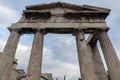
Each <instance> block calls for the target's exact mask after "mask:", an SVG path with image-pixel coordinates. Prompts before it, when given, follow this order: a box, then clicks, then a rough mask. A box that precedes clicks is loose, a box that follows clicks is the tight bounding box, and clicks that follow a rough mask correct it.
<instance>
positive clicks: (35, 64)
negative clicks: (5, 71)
mask: <svg viewBox="0 0 120 80" xmlns="http://www.w3.org/2000/svg"><path fill="white" fill-rule="evenodd" d="M43 37H44V34H43V33H42V32H41V31H40V30H37V31H36V32H35V35H34V41H33V45H32V50H31V55H30V60H29V65H28V71H27V76H26V80H40V75H41V65H42V51H43Z"/></svg>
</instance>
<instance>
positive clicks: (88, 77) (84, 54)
mask: <svg viewBox="0 0 120 80" xmlns="http://www.w3.org/2000/svg"><path fill="white" fill-rule="evenodd" d="M76 41H77V50H78V58H79V65H80V68H81V77H82V80H98V78H97V76H96V74H95V70H94V65H93V61H92V56H91V53H90V51H89V49H88V46H87V43H86V41H85V37H84V33H83V32H82V31H78V32H77V34H76Z"/></svg>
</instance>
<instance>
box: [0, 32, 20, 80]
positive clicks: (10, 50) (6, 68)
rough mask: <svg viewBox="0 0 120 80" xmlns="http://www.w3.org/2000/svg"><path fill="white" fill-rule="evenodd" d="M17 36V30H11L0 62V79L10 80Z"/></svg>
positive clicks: (18, 35)
mask: <svg viewBox="0 0 120 80" xmlns="http://www.w3.org/2000/svg"><path fill="white" fill-rule="evenodd" d="M19 37H20V34H19V33H18V30H12V31H11V33H10V36H9V38H8V41H7V44H6V46H5V48H4V51H3V56H2V59H1V63H0V80H10V76H11V71H12V70H13V69H12V68H13V61H14V57H15V53H16V48H17V44H18V41H19Z"/></svg>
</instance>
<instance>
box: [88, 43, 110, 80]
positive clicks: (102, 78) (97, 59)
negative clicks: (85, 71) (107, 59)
mask: <svg viewBox="0 0 120 80" xmlns="http://www.w3.org/2000/svg"><path fill="white" fill-rule="evenodd" d="M90 49H91V52H92V56H93V61H94V68H95V73H96V74H97V76H98V80H108V78H107V73H106V71H105V68H104V65H103V61H102V58H101V55H100V52H99V50H98V47H97V45H96V44H95V45H91V46H90Z"/></svg>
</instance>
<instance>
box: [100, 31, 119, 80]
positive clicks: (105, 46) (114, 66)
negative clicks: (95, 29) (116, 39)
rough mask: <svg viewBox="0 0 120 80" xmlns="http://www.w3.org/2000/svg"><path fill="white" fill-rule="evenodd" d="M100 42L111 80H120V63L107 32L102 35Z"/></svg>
mask: <svg viewBox="0 0 120 80" xmlns="http://www.w3.org/2000/svg"><path fill="white" fill-rule="evenodd" d="M99 40H100V44H101V47H102V51H103V53H104V57H105V60H106V63H107V66H108V70H109V75H110V78H111V80H120V62H119V59H118V57H117V55H116V52H115V50H114V48H113V46H112V44H111V41H110V39H109V37H108V35H107V33H106V32H105V31H102V32H101V33H100V36H99Z"/></svg>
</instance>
